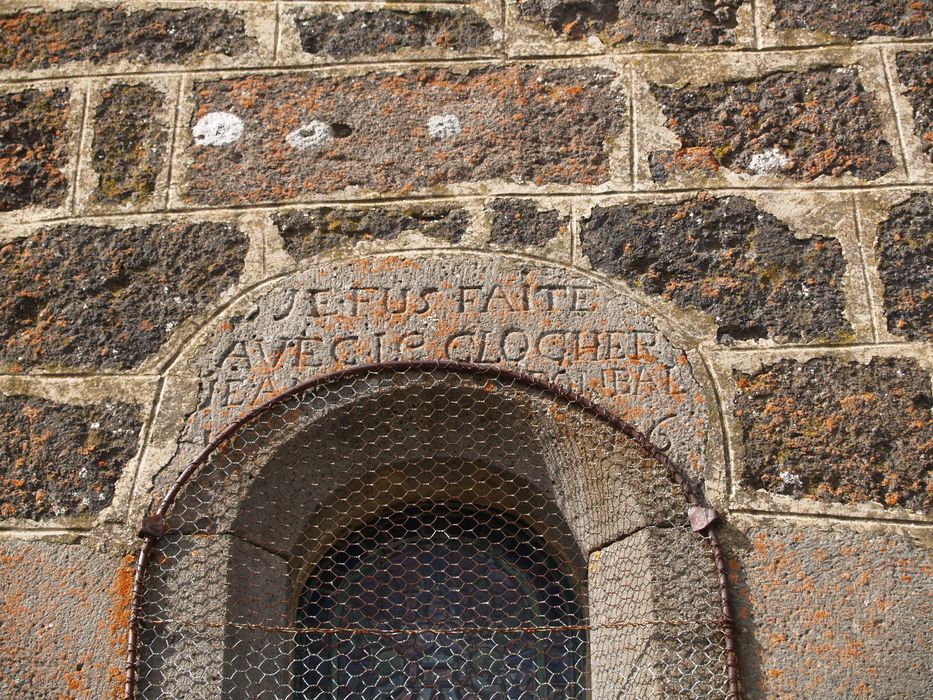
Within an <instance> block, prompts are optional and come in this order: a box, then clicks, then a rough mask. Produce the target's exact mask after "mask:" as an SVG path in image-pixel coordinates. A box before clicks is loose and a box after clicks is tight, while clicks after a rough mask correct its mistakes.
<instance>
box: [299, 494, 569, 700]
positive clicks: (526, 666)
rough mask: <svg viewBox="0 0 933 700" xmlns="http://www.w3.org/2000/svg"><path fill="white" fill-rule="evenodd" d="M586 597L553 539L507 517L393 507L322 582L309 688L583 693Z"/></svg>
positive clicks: (333, 559) (304, 638) (315, 607)
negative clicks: (551, 547) (552, 546)
mask: <svg viewBox="0 0 933 700" xmlns="http://www.w3.org/2000/svg"><path fill="white" fill-rule="evenodd" d="M576 598H577V596H576V592H575V591H574V590H573V585H572V581H571V577H569V576H567V575H565V573H564V571H563V566H562V565H561V564H560V563H558V562H557V560H556V559H555V558H554V557H553V556H551V555H550V554H549V553H548V552H547V546H546V543H545V542H544V541H543V538H541V537H540V536H534V535H531V536H529V531H528V528H526V527H523V526H522V525H521V524H520V523H517V522H514V521H512V520H509V519H507V518H506V517H504V516H503V515H499V514H493V513H489V512H484V511H480V510H476V509H474V508H472V507H471V506H469V505H467V504H462V503H453V502H448V503H443V504H437V503H424V504H419V505H417V506H413V507H409V508H406V509H404V510H402V511H400V512H395V513H388V514H385V515H383V516H381V517H379V518H377V519H375V520H373V521H372V522H370V523H369V524H367V525H366V526H365V527H363V528H361V529H359V530H357V531H355V532H353V533H352V534H350V535H348V536H347V537H345V538H343V539H341V541H340V542H339V543H337V544H336V545H334V546H333V547H331V550H330V551H329V552H328V553H327V554H326V555H325V556H324V557H323V558H322V560H321V561H320V562H319V563H318V564H317V565H316V566H315V567H314V568H313V570H312V572H311V575H310V576H309V577H308V581H307V584H306V586H305V590H304V592H303V595H302V599H301V604H300V606H299V610H298V626H299V628H304V629H307V630H309V631H308V632H306V633H303V634H300V635H299V636H298V640H297V642H298V659H297V663H298V669H297V672H296V686H295V689H296V697H300V698H358V699H359V700H369V699H373V700H375V699H376V698H395V697H411V698H424V699H425V700H427V699H428V698H466V697H476V698H486V697H490V698H491V697H495V698H502V699H503V700H513V699H514V700H532V699H533V698H552V697H556V698H566V699H567V700H574V699H575V698H582V697H583V695H582V691H583V687H584V670H585V646H586V639H585V635H584V633H583V627H582V624H583V622H582V619H581V617H580V607H579V604H578V602H577V599H576ZM337 630H340V631H337Z"/></svg>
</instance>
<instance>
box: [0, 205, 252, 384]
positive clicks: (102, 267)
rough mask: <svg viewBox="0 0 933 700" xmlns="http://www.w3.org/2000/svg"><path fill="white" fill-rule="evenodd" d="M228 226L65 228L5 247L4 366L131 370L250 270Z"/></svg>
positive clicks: (0, 355) (1, 250)
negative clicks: (178, 327) (180, 326)
mask: <svg viewBox="0 0 933 700" xmlns="http://www.w3.org/2000/svg"><path fill="white" fill-rule="evenodd" d="M246 246H247V240H246V236H245V235H243V234H242V233H240V232H239V231H238V230H237V229H236V228H234V227H233V226H230V225H228V224H220V223H196V224H185V223H176V224H164V225H152V226H137V227H133V228H125V229H120V228H115V227H94V226H82V225H68V226H59V227H56V228H52V229H43V230H41V231H39V232H38V233H36V234H34V235H32V236H30V237H27V238H21V239H18V240H14V241H10V242H8V243H6V244H4V245H2V247H0V289H2V290H4V294H5V295H6V299H7V303H5V304H3V305H2V306H0V343H2V345H0V366H2V367H5V368H7V369H11V370H12V369H23V368H26V367H37V366H46V367H71V368H85V369H87V368H102V367H114V368H119V369H129V368H132V367H136V366H138V365H139V363H140V362H142V361H143V360H144V359H146V358H147V357H149V356H150V355H151V354H153V353H154V352H156V351H157V350H158V349H159V347H160V346H161V344H162V343H163V342H164V341H165V339H166V338H168V336H169V335H170V333H171V331H172V328H173V327H174V326H175V325H177V324H178V323H180V322H181V321H184V320H185V319H187V318H188V317H189V316H191V315H192V314H195V313H197V312H199V311H201V310H202V309H204V308H205V307H206V306H207V305H208V304H209V303H211V302H212V301H213V300H215V299H216V298H217V297H218V296H219V295H220V293H221V292H223V291H224V290H225V289H227V288H229V287H230V286H231V285H232V284H234V283H235V282H236V281H237V280H238V279H239V275H240V271H241V270H242V269H243V258H244V255H245V253H246Z"/></svg>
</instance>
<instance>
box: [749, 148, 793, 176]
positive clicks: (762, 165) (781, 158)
mask: <svg viewBox="0 0 933 700" xmlns="http://www.w3.org/2000/svg"><path fill="white" fill-rule="evenodd" d="M789 163H790V158H788V157H787V156H786V155H784V154H783V153H782V152H781V150H780V149H779V148H771V149H768V150H767V151H761V152H760V153H756V154H755V155H753V156H752V157H751V159H750V160H749V161H748V169H749V170H751V171H752V172H753V173H755V174H756V175H764V174H766V173H779V172H781V171H782V170H784V168H786V167H787V165H788V164H789Z"/></svg>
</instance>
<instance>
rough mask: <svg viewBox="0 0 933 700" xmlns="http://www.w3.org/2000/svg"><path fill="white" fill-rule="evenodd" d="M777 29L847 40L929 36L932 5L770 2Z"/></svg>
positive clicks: (895, 0)
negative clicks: (820, 34) (799, 30)
mask: <svg viewBox="0 0 933 700" xmlns="http://www.w3.org/2000/svg"><path fill="white" fill-rule="evenodd" d="M772 21H773V22H774V25H775V26H776V27H777V28H778V29H808V30H810V31H813V32H822V33H823V34H829V35H832V36H841V37H846V38H847V39H866V38H868V37H870V36H899V37H914V36H929V35H930V34H933V5H931V4H930V2H929V0H921V1H920V2H918V1H917V0H846V1H845V2H831V1H830V0H774V18H773V20H772Z"/></svg>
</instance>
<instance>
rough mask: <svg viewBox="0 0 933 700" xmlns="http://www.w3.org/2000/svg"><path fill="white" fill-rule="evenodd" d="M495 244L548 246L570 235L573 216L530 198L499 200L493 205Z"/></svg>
mask: <svg viewBox="0 0 933 700" xmlns="http://www.w3.org/2000/svg"><path fill="white" fill-rule="evenodd" d="M489 209H490V213H491V215H492V242H493V243H502V244H507V245H519V246H527V245H544V244H545V243H547V242H548V241H550V240H553V239H554V238H556V237H557V236H559V235H560V234H561V233H566V232H567V230H568V226H569V225H570V217H568V216H561V215H560V213H558V212H556V211H553V210H551V211H545V210H541V209H538V206H537V205H536V204H535V203H534V201H533V200H530V199H497V200H495V201H493V202H492V204H490V205H489Z"/></svg>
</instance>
